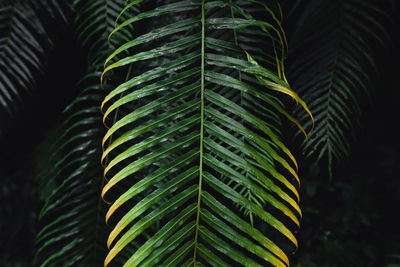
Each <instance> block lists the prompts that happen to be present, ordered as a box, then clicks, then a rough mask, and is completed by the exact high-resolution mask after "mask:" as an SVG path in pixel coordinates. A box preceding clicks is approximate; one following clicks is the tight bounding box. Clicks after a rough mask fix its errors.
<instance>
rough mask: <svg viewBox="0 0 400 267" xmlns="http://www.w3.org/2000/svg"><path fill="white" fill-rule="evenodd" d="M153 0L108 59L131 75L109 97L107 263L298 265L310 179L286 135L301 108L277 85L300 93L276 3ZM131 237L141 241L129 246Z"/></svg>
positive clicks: (123, 22)
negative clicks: (303, 192) (302, 186)
mask: <svg viewBox="0 0 400 267" xmlns="http://www.w3.org/2000/svg"><path fill="white" fill-rule="evenodd" d="M140 2H142V1H133V2H131V3H130V4H128V5H127V7H126V9H125V10H124V12H125V11H127V10H129V8H132V7H135V6H136V5H137V4H139V3H140ZM142 4H143V6H142V7H141V13H139V14H138V15H137V16H126V17H125V18H120V20H119V23H120V24H119V25H118V26H117V27H116V29H115V30H114V31H113V32H112V34H111V38H112V36H113V35H115V34H118V33H119V34H121V35H124V32H126V31H128V32H131V30H129V29H128V28H127V27H129V26H132V28H133V29H141V30H140V32H137V31H133V35H134V38H132V39H129V40H127V41H126V43H125V44H123V45H122V46H120V47H119V48H118V49H116V50H115V51H114V52H113V53H112V54H111V55H110V56H109V57H108V59H107V61H106V63H107V68H106V69H105V73H108V72H109V71H111V70H118V69H119V71H121V72H123V73H126V74H127V79H126V81H125V82H123V83H121V84H120V85H119V86H117V87H116V88H115V89H114V90H112V91H111V92H110V93H109V94H108V95H107V96H106V97H105V99H104V101H103V103H102V110H103V112H104V118H103V121H104V123H105V124H106V125H107V126H109V127H110V128H109V129H108V131H107V133H106V134H105V136H104V138H103V146H104V152H103V155H102V162H103V164H104V166H105V170H104V174H105V176H106V178H107V180H108V182H107V184H106V185H105V186H104V188H103V191H102V196H103V197H104V198H105V199H106V200H107V201H111V202H112V205H111V206H110V208H109V210H108V212H107V215H106V221H107V222H108V224H110V225H112V226H113V230H112V232H111V233H110V235H109V237H108V241H107V245H108V247H109V248H110V251H109V253H108V255H107V257H106V260H105V265H109V264H112V263H113V262H115V261H116V260H118V259H119V257H120V255H121V254H124V255H128V256H129V258H128V259H127V261H126V262H125V266H137V265H139V264H143V265H146V266H153V265H155V264H157V263H163V264H165V265H168V264H170V265H173V266H182V265H183V266H187V265H192V264H193V263H195V264H199V265H201V264H214V265H221V266H234V265H240V264H243V265H245V266H250V265H251V266H262V265H265V264H266V263H268V262H269V263H271V264H273V265H275V266H286V265H288V264H289V259H288V256H287V253H288V251H290V250H293V249H294V248H295V247H296V246H297V241H296V238H295V237H294V234H293V232H294V231H295V230H296V229H297V227H298V225H299V218H300V217H301V211H300V208H299V206H298V200H299V195H298V186H299V180H298V177H297V174H296V170H297V164H296V162H295V159H294V157H293V155H292V154H291V153H290V151H289V150H288V149H287V147H286V146H285V145H284V144H283V142H282V141H281V138H280V129H279V127H280V117H281V116H287V117H290V116H289V115H288V114H287V113H286V112H285V111H284V109H283V106H282V104H281V102H280V101H279V100H278V98H277V93H276V92H274V91H281V92H285V93H286V94H289V95H291V96H293V97H295V98H296V99H298V98H297V96H296V94H295V93H294V92H293V91H292V90H291V89H290V88H289V86H288V84H287V83H286V82H285V81H284V70H283V68H282V66H283V64H282V61H283V58H284V51H285V48H284V46H285V45H284V38H283V36H282V33H281V31H280V28H279V24H277V20H274V18H273V16H272V14H273V13H271V12H270V11H271V9H269V8H268V6H267V5H265V4H263V3H262V2H259V1H204V0H203V1H185V0H184V1H168V3H167V4H165V5H163V6H157V7H155V8H154V7H153V8H148V9H146V5H145V4H144V3H142ZM250 44H251V45H250ZM121 53H126V54H127V56H121ZM246 54H247V55H246ZM141 63H143V64H141ZM111 77H112V76H111ZM290 118H291V117H290ZM292 119H293V118H292ZM293 120H294V119H293ZM246 192H247V193H248V192H250V193H251V195H252V198H250V199H249V198H248V197H246ZM247 195H248V194H247ZM239 209H244V210H246V211H247V212H246V213H245V214H243V213H241V212H240V211H239ZM249 213H251V214H252V217H251V219H249V218H248V216H246V214H249ZM132 242H136V243H137V244H139V246H137V249H135V250H131V249H129V251H127V249H126V248H127V246H129V244H132ZM284 251H285V252H284Z"/></svg>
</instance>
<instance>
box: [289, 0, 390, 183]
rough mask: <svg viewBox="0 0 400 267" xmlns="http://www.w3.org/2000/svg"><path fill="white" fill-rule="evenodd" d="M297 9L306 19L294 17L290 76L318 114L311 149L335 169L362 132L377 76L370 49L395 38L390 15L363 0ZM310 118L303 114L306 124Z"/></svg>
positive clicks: (320, 3)
mask: <svg viewBox="0 0 400 267" xmlns="http://www.w3.org/2000/svg"><path fill="white" fill-rule="evenodd" d="M303 11H304V12H303ZM292 13H293V16H296V15H297V16H298V17H300V18H301V21H299V20H296V17H295V18H292V19H293V20H292V21H296V25H293V30H292V32H291V33H290V37H289V38H290V43H291V44H292V45H293V46H294V48H293V50H292V51H293V52H292V53H291V54H290V55H289V77H290V81H291V84H292V85H293V87H294V88H296V90H297V91H298V92H299V94H300V95H301V96H302V98H303V99H304V101H305V102H306V103H308V105H309V107H310V110H311V112H312V113H313V115H314V116H315V126H316V128H315V131H313V132H312V133H311V134H310V136H309V142H308V147H307V150H308V152H309V154H310V155H315V157H316V159H317V161H321V160H322V159H324V160H327V162H328V168H329V174H330V175H332V164H333V163H332V162H333V161H334V160H341V159H343V158H345V157H347V156H348V154H349V151H350V143H351V141H352V140H355V139H356V138H357V137H356V133H357V129H359V127H360V119H361V106H362V104H363V103H364V102H365V100H366V99H367V98H368V96H369V95H370V93H371V90H372V89H373V81H374V78H375V77H377V69H376V68H377V67H376V66H377V64H375V63H376V62H375V61H376V59H375V58H373V57H372V56H370V55H371V54H372V53H371V51H372V49H379V48H380V49H382V47H384V46H383V45H381V46H379V44H385V43H387V41H388V40H390V37H389V36H388V34H387V32H386V31H385V28H384V27H383V24H382V23H383V21H385V19H387V15H386V14H385V13H384V12H382V11H381V10H380V9H379V7H378V6H377V5H376V4H373V3H372V2H371V1H358V0H345V1H309V2H307V3H306V2H305V1H303V2H302V3H301V4H299V5H298V8H297V11H293V12H292ZM296 13H298V14H296ZM290 21H291V20H289V22H290ZM289 28H290V25H289ZM307 120H308V118H307V116H306V115H304V116H303V118H302V119H301V120H300V121H301V122H302V123H303V125H304V126H305V127H307V126H308V125H309V124H310V122H309V121H307Z"/></svg>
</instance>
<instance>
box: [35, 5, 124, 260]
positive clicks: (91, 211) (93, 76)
mask: <svg viewBox="0 0 400 267" xmlns="http://www.w3.org/2000/svg"><path fill="white" fill-rule="evenodd" d="M81 2H83V4H84V5H85V6H86V8H89V6H90V5H91V6H95V7H96V8H99V9H101V10H104V7H102V5H103V6H106V5H107V4H109V5H114V6H118V7H119V9H120V10H122V8H123V4H124V1H123V0H114V1H91V2H90V3H88V2H87V1H81ZM75 4H76V5H78V4H79V2H75ZM76 11H77V13H78V14H77V16H78V17H85V16H86V15H87V14H88V10H87V9H79V10H76ZM92 11H93V10H92ZM115 17H116V16H115ZM102 18H104V17H102ZM114 19H115V18H114ZM109 20H110V19H109V18H108V17H107V19H105V18H104V20H102V21H98V22H97V26H99V25H103V26H102V27H101V29H102V30H106V29H107V26H108V23H109ZM86 23H88V24H90V23H91V21H90V20H88V21H86ZM80 31H86V27H85V26H84V25H83V26H82V28H77V35H79V36H85V35H86V34H87V32H85V33H83V34H82V32H80ZM102 35H103V36H102V37H103V38H102V39H101V40H102V42H97V41H98V40H96V41H94V40H89V41H88V43H87V45H88V46H89V47H90V48H91V52H92V56H93V58H94V59H95V60H92V61H90V62H89V66H88V70H87V72H88V73H87V74H86V76H85V77H83V78H82V80H81V81H80V83H79V84H78V85H77V86H78V87H79V88H82V89H81V90H82V91H81V92H80V93H79V94H78V96H77V97H76V98H75V99H74V101H73V102H72V103H71V104H70V105H69V106H68V107H67V108H66V109H65V110H64V118H65V121H64V122H63V123H62V125H61V126H60V127H59V128H58V129H57V134H56V138H55V141H54V142H53V143H52V144H51V146H50V147H48V148H47V150H46V151H47V153H48V155H47V161H48V163H46V164H45V166H50V167H49V168H46V169H45V170H44V172H43V173H42V175H43V177H42V180H43V181H45V183H46V184H45V185H44V186H42V191H43V192H44V193H43V195H44V200H45V204H44V207H43V209H42V211H41V213H40V215H39V228H40V231H39V232H38V234H37V240H36V248H37V250H36V255H35V261H36V264H37V265H40V266H98V265H101V264H102V262H103V261H104V258H105V256H106V252H107V249H106V237H107V230H106V229H107V227H106V225H105V223H104V216H105V204H104V202H103V201H102V199H101V194H100V193H101V189H102V187H103V175H102V169H101V167H100V166H99V160H100V158H101V153H102V149H101V141H100V140H101V137H102V136H103V135H104V127H103V124H102V119H101V117H102V116H101V112H100V109H99V106H100V103H101V101H102V99H104V92H105V90H104V89H107V88H108V87H109V86H110V85H108V84H103V88H102V86H101V84H100V77H101V72H100V70H102V69H103V62H104V60H105V56H106V55H107V54H108V53H110V51H111V50H110V49H109V46H108V44H107V39H106V37H105V34H104V33H102ZM99 40H100V39H99ZM92 42H96V44H93V43H92Z"/></svg>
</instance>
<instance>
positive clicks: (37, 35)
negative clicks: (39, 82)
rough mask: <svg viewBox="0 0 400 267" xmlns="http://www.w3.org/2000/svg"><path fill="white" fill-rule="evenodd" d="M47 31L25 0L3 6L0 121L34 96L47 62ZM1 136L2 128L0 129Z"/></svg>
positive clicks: (0, 11)
mask: <svg viewBox="0 0 400 267" xmlns="http://www.w3.org/2000/svg"><path fill="white" fill-rule="evenodd" d="M43 35H44V28H43V25H42V24H41V22H40V20H39V19H38V18H37V16H36V14H35V13H34V10H33V9H32V6H31V5H30V3H29V2H26V1H12V0H10V1H7V0H5V1H1V3H0V120H1V121H2V122H4V121H6V119H8V118H10V117H13V116H14V115H15V113H16V112H17V111H18V110H19V109H20V108H21V105H22V103H23V99H24V98H25V97H26V96H27V95H29V94H30V93H32V91H33V89H34V87H35V84H36V77H37V74H38V73H40V72H41V71H42V68H43V60H44V46H45V42H44V40H43V38H42V37H43ZM0 133H1V128H0Z"/></svg>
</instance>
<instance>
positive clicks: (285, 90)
mask: <svg viewBox="0 0 400 267" xmlns="http://www.w3.org/2000/svg"><path fill="white" fill-rule="evenodd" d="M245 53H246V55H247V60H248V61H249V62H250V63H252V64H255V65H258V63H257V61H255V60H254V59H253V58H252V57H251V56H250V54H249V53H247V51H245ZM278 66H279V64H278ZM278 70H279V72H280V68H279V67H278ZM282 70H283V63H282ZM282 73H283V80H284V81H285V82H286V84H288V82H287V79H286V76H285V74H284V71H282ZM255 76H256V78H257V80H258V81H259V82H261V83H262V84H263V85H265V87H266V88H268V89H271V90H273V91H277V92H280V93H283V94H286V95H288V96H290V97H291V98H293V99H294V100H295V101H296V103H299V104H300V105H301V106H302V107H303V109H304V110H305V111H306V112H307V113H308V115H309V116H310V118H311V120H312V128H311V130H310V131H309V133H310V132H312V130H313V129H314V117H313V115H312V113H311V111H310V109H309V108H308V106H307V104H306V103H305V102H304V101H303V100H302V99H301V98H300V97H299V96H298V95H297V94H296V93H295V92H294V91H293V90H291V89H290V88H289V87H285V86H283V85H280V84H277V83H275V82H272V81H268V80H266V79H264V78H263V77H261V76H259V75H255ZM280 78H281V77H280ZM291 121H293V120H291ZM295 124H296V125H297V126H298V127H299V128H300V130H301V131H302V132H303V133H304V134H305V136H306V138H307V134H306V133H305V131H304V129H303V127H301V125H300V124H299V123H298V122H297V123H296V122H295Z"/></svg>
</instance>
